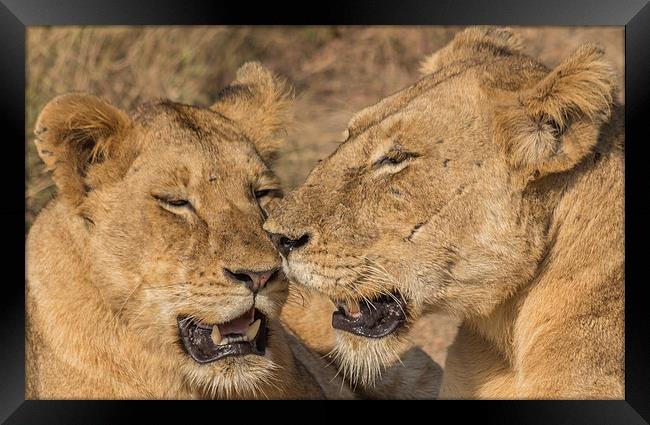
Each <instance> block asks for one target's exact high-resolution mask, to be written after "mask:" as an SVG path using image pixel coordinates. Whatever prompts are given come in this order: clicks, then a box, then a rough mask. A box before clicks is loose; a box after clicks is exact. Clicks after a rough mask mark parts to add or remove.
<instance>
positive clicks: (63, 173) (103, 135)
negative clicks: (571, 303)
mask: <svg viewBox="0 0 650 425" xmlns="http://www.w3.org/2000/svg"><path fill="white" fill-rule="evenodd" d="M130 123H131V121H130V119H129V117H128V116H127V115H126V114H125V113H124V112H122V111H120V110H119V109H117V108H115V107H113V106H111V105H109V104H108V103H107V102H104V101H103V100H101V99H99V98H97V97H95V96H91V95H86V94H65V95H61V96H57V97H55V98H54V99H52V100H51V101H50V102H49V103H48V104H47V105H45V107H44V108H43V110H42V111H41V113H40V115H39V116H38V118H37V120H36V127H35V130H34V134H35V135H36V140H35V141H34V142H35V144H36V148H37V150H38V154H39V156H40V157H41V159H42V160H43V162H44V163H45V165H46V166H47V167H48V169H49V170H50V171H52V178H53V180H54V182H55V183H56V185H57V187H58V188H59V193H60V194H61V195H63V197H64V198H67V199H68V200H69V201H71V202H72V204H73V205H75V206H77V205H79V204H80V203H81V202H82V200H83V197H84V195H85V192H86V175H87V173H88V170H89V168H90V167H91V166H92V165H94V164H98V163H101V162H103V161H104V160H105V159H106V158H109V157H111V156H113V155H114V153H115V151H116V150H117V149H118V146H119V144H120V141H121V140H123V139H124V137H125V135H126V133H127V131H128V128H129V127H130Z"/></svg>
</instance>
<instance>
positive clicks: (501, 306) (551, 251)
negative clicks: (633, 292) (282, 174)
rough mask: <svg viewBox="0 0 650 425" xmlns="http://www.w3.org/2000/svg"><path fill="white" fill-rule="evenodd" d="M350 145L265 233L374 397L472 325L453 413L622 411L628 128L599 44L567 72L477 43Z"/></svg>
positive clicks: (485, 37) (460, 37) (400, 95)
mask: <svg viewBox="0 0 650 425" xmlns="http://www.w3.org/2000/svg"><path fill="white" fill-rule="evenodd" d="M422 69H423V73H424V76H423V78H422V79H421V80H419V81H417V82H416V83H414V84H413V85H411V86H409V87H407V88H405V89H403V90H401V91H399V92H397V93H395V94H393V95H391V96H389V97H387V98H385V99H382V100H381V101H379V102H378V103H376V104H375V105H372V106H370V107H367V108H365V109H363V110H362V111H360V112H359V113H357V114H356V115H355V116H354V117H353V118H352V120H351V121H350V123H349V124H348V129H347V138H346V140H345V141H344V142H343V143H342V144H340V145H339V146H338V148H337V149H336V151H335V152H333V153H332V154H331V155H330V156H329V157H327V158H325V159H324V160H323V161H322V162H320V163H319V164H318V165H317V166H316V167H315V168H314V170H312V172H311V173H310V175H309V176H308V177H307V180H306V181H305V183H304V184H303V185H302V186H300V187H299V188H298V189H296V190H295V191H293V192H291V193H289V194H288V195H287V196H286V197H285V198H284V199H283V201H282V202H281V203H280V205H278V207H277V208H275V209H274V210H273V212H272V214H271V215H270V217H269V218H268V219H267V221H266V223H265V225H264V228H265V229H266V230H267V231H268V232H270V233H272V234H273V237H274V239H275V241H276V243H277V245H278V247H279V249H280V251H281V252H282V255H283V267H284V270H285V272H286V274H287V276H288V277H289V278H290V279H291V280H292V281H296V282H298V283H300V284H302V285H304V286H306V287H308V288H311V289H314V290H316V291H319V292H321V293H323V294H326V295H327V296H329V297H330V298H331V300H332V301H333V302H334V303H335V305H336V311H334V313H333V316H332V321H331V325H332V326H333V327H334V329H335V331H336V347H335V357H336V359H337V361H338V363H339V364H340V365H341V367H342V369H343V371H344V375H346V376H348V377H350V378H351V379H352V380H355V381H357V382H362V383H366V384H368V383H369V384H372V383H373V382H374V380H375V378H376V377H377V376H378V374H379V373H380V371H381V370H382V368H383V367H384V366H385V365H388V364H392V363H394V362H395V361H397V360H398V359H399V356H400V353H401V351H402V348H401V347H403V346H404V344H406V343H407V334H408V331H409V328H410V327H411V325H412V324H413V323H414V321H415V320H417V319H418V318H419V317H421V316H422V315H424V314H426V313H428V312H433V311H440V312H446V313H448V314H450V315H453V316H455V317H458V318H460V319H461V320H462V324H461V326H460V329H459V331H458V335H457V337H456V339H455V341H454V343H453V344H452V346H451V347H450V348H449V351H448V356H447V360H446V365H445V371H444V378H443V384H442V388H441V393H440V396H441V397H443V398H592V397H593V398H622V397H623V379H624V370H623V365H624V355H623V354H624V350H623V342H624V339H623V328H624V327H623V324H624V322H623V320H624V315H623V311H624V264H625V263H624V232H623V222H624V220H623V218H624V131H623V117H622V112H623V108H622V106H621V105H620V104H617V103H616V101H615V96H614V94H615V88H616V77H615V75H614V74H613V72H612V71H611V68H610V67H609V65H608V64H607V62H606V61H605V60H603V51H602V50H601V49H600V48H598V47H596V46H592V45H585V46H582V47H581V48H579V49H578V50H577V51H575V52H574V53H573V54H572V55H570V56H568V57H567V58H565V59H564V60H563V61H562V62H561V63H560V64H558V65H557V66H556V67H555V68H554V69H549V68H547V67H546V66H544V65H543V64H541V63H540V62H539V61H537V60H536V59H534V58H532V57H530V56H529V55H527V54H525V53H524V51H523V48H522V43H521V40H520V39H519V37H518V36H517V35H516V34H515V33H514V32H513V31H511V30H509V29H501V28H470V29H467V30H465V31H462V32H460V33H458V34H457V35H456V37H455V38H454V39H453V40H452V41H451V42H450V43H449V44H448V45H447V46H446V47H444V48H442V49H441V50H439V51H438V52H436V53H434V54H433V55H432V56H431V57H429V58H427V59H426V60H425V62H424V63H423V68H422Z"/></svg>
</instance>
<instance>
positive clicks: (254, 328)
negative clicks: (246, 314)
mask: <svg viewBox="0 0 650 425" xmlns="http://www.w3.org/2000/svg"><path fill="white" fill-rule="evenodd" d="M261 323H262V320H261V319H257V320H256V321H254V322H253V324H252V325H250V326H248V330H246V338H248V340H249V341H252V340H254V339H255V337H256V336H257V332H259V330H260V324H261Z"/></svg>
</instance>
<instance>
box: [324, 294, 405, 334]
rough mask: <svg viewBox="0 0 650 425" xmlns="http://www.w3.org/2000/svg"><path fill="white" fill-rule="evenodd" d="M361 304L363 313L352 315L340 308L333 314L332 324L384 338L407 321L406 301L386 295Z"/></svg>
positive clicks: (342, 328) (335, 326) (356, 332)
mask: <svg viewBox="0 0 650 425" xmlns="http://www.w3.org/2000/svg"><path fill="white" fill-rule="evenodd" d="M370 304H372V306H369V305H368V303H365V302H364V303H361V304H360V305H359V307H360V310H361V315H360V316H359V317H351V316H348V315H346V314H345V312H344V311H343V309H341V308H340V309H339V310H338V311H335V312H334V314H332V326H333V327H334V329H339V330H342V331H345V332H349V333H351V334H354V335H359V336H363V337H366V338H383V337H386V336H388V335H391V334H393V333H395V332H397V331H398V330H399V329H400V328H401V327H402V326H403V325H404V324H405V323H406V314H405V312H404V310H405V303H403V302H401V303H400V302H397V301H395V300H394V299H393V298H391V297H385V298H381V299H378V300H376V301H372V302H371V303H370Z"/></svg>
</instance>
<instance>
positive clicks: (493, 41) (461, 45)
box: [420, 26, 523, 75]
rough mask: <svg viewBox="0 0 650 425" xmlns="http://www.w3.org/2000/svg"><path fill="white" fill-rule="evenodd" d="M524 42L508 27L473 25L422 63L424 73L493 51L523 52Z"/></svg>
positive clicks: (421, 67)
mask: <svg viewBox="0 0 650 425" xmlns="http://www.w3.org/2000/svg"><path fill="white" fill-rule="evenodd" d="M522 46H523V42H522V39H521V37H520V36H519V34H517V33H516V32H514V31H513V30H512V29H510V28H508V27H481V26H478V27H471V28H467V29H465V30H463V31H460V32H458V33H456V35H455V36H454V38H453V40H451V41H450V42H449V44H447V45H446V46H445V47H443V48H441V49H440V50H438V51H436V52H435V53H433V54H432V55H431V56H429V57H427V58H426V59H424V60H423V61H422V62H421V63H420V73H421V74H422V75H428V74H432V73H434V72H436V71H438V70H439V69H440V68H441V67H442V65H444V64H448V63H451V62H456V61H459V60H463V59H469V58H472V57H475V56H476V55H477V54H479V53H481V52H484V53H492V54H497V55H501V56H502V55H513V54H518V53H521V51H522V49H523V47H522Z"/></svg>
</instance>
